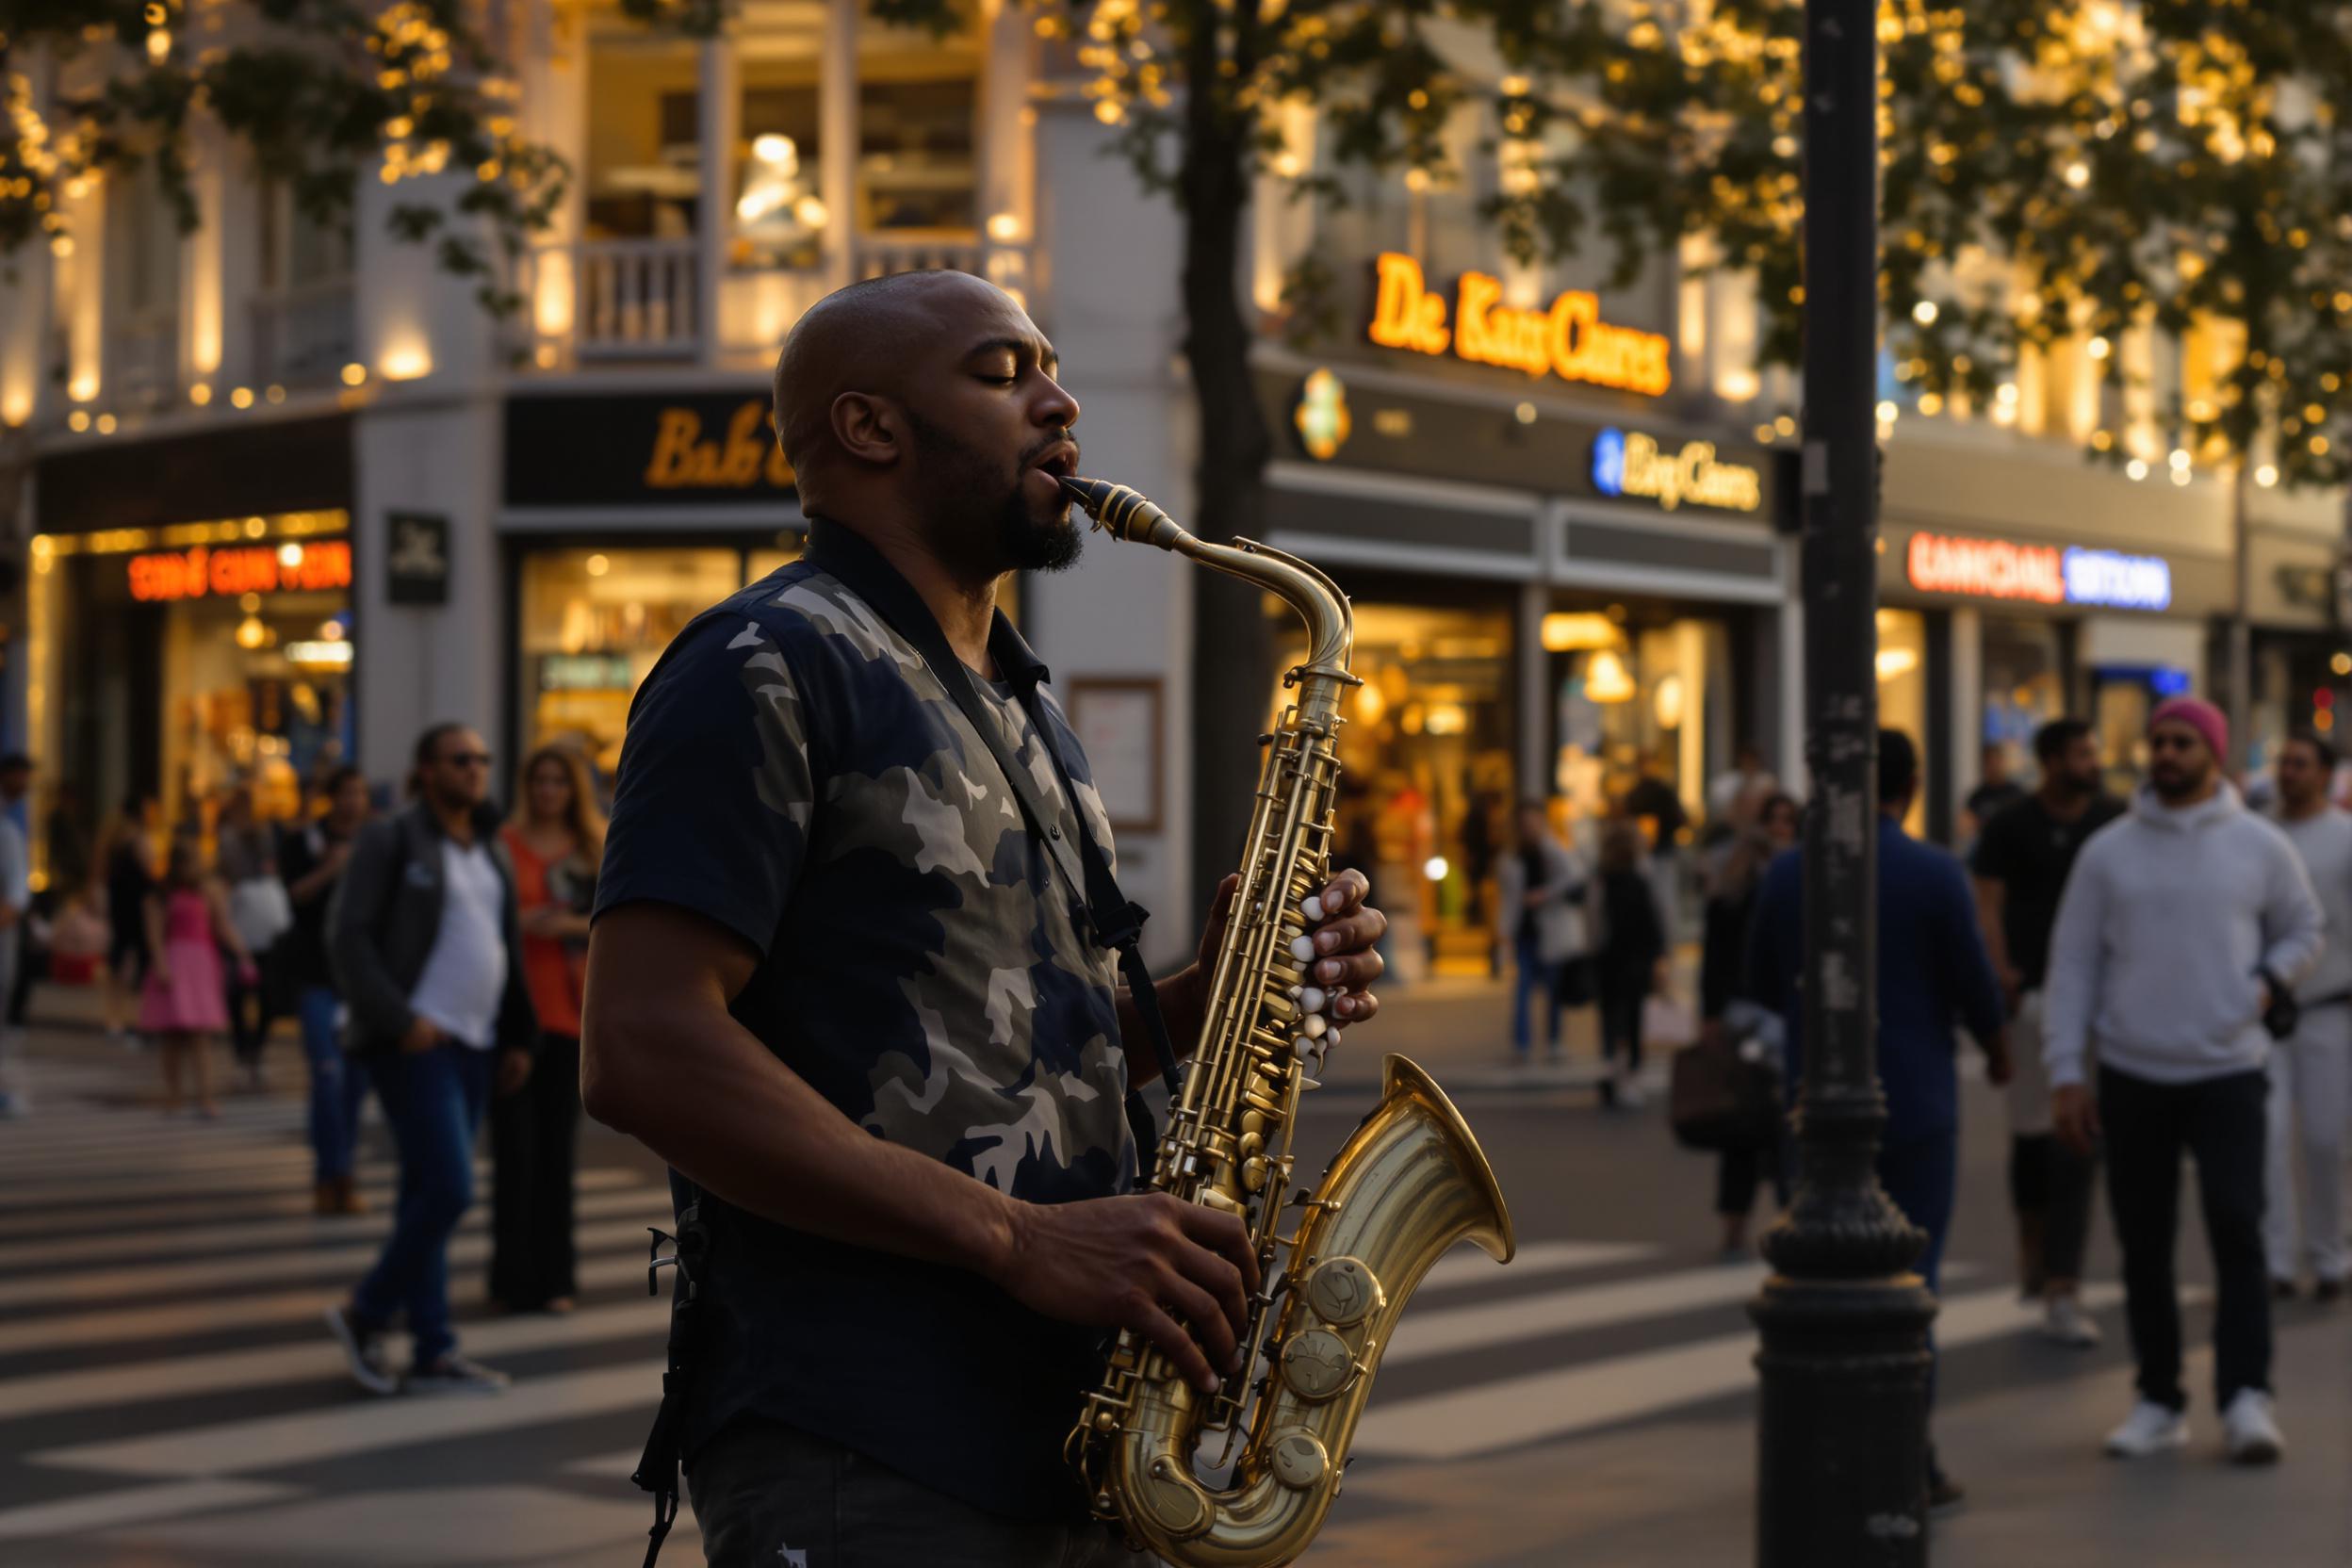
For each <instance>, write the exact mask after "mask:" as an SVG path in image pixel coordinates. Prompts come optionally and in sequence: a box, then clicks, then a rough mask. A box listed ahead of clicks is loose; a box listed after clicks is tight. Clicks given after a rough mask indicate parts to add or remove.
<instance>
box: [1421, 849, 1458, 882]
mask: <svg viewBox="0 0 2352 1568" xmlns="http://www.w3.org/2000/svg"><path fill="white" fill-rule="evenodd" d="M1453 869H1454V868H1453V867H1452V866H1450V865H1447V864H1446V857H1444V856H1443V855H1432V856H1430V857H1429V858H1428V859H1427V860H1424V861H1423V862H1422V863H1421V874H1422V875H1424V876H1426V877H1428V878H1429V880H1430V881H1432V882H1443V881H1445V880H1446V873H1447V872H1450V871H1452V870H1453Z"/></svg>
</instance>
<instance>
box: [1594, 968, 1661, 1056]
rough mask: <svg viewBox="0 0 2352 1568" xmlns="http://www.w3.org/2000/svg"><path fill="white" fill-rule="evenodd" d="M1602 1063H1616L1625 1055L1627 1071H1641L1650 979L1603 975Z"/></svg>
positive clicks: (1605, 971)
mask: <svg viewBox="0 0 2352 1568" xmlns="http://www.w3.org/2000/svg"><path fill="white" fill-rule="evenodd" d="M1599 978H1600V993H1601V1060H1603V1061H1604V1062H1614V1061H1616V1060H1617V1059H1618V1057H1619V1055H1620V1054H1622V1055H1623V1056H1624V1057H1625V1070H1626V1071H1628V1072H1639V1071H1641V1070H1642V1003H1643V1002H1644V1001H1646V1000H1648V998H1649V994H1650V986H1649V976H1648V974H1647V972H1643V973H1642V975H1640V976H1639V977H1637V976H1634V975H1630V974H1612V973H1610V972H1609V971H1608V970H1607V969H1603V970H1602V971H1601V972H1600V977H1599Z"/></svg>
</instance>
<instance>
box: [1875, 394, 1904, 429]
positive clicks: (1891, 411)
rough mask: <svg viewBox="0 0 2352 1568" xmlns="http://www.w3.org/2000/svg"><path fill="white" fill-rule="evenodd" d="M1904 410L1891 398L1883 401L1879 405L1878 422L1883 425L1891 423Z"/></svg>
mask: <svg viewBox="0 0 2352 1568" xmlns="http://www.w3.org/2000/svg"><path fill="white" fill-rule="evenodd" d="M1902 412H1903V410H1902V409H1900V408H1898V407H1896V406H1895V404H1894V403H1893V402H1892V401H1891V400H1889V401H1887V402H1882V403H1880V404H1879V405H1878V422H1879V423H1880V424H1882V425H1891V424H1893V423H1894V422H1895V418H1896V417H1897V416H1898V415H1900V414H1901V413H1902Z"/></svg>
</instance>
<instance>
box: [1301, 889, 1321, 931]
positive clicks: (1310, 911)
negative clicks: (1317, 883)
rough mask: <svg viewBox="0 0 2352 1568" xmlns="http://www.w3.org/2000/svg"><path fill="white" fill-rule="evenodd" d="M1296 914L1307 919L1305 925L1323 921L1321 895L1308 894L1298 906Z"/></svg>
mask: <svg viewBox="0 0 2352 1568" xmlns="http://www.w3.org/2000/svg"><path fill="white" fill-rule="evenodd" d="M1299 913H1300V914H1302V915H1304V916H1306V917H1307V923H1309V924H1310V925H1312V924H1315V923H1318V922H1320V921H1321V920H1322V919H1323V899H1322V895H1320V894H1319V893H1309V894H1308V895H1307V897H1306V900H1305V902H1303V903H1301V904H1300V905H1299Z"/></svg>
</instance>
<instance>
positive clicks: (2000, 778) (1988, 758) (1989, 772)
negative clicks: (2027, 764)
mask: <svg viewBox="0 0 2352 1568" xmlns="http://www.w3.org/2000/svg"><path fill="white" fill-rule="evenodd" d="M1977 755H1978V759H1979V760H1978V762H1977V780H1976V788H1974V789H1972V790H1970V791H1969V792H1968V799H1967V800H1966V801H1964V802H1962V804H1961V810H1962V811H1963V812H1964V813H1966V816H1967V821H1966V822H1964V823H1963V824H1962V825H1961V840H1962V841H1963V842H1965V843H1974V842H1975V841H1976V839H1977V837H1978V836H1979V835H1980V834H1982V833H1983V832H1984V831H1985V824H1986V823H1988V822H1991V821H1992V820H1993V819H1994V818H1995V817H1997V816H1999V815H2000V814H2001V812H2003V811H2005V810H2007V809H2009V808H2010V807H2012V806H2015V805H2016V804H2017V802H2018V801H2021V800H2023V799H2024V798H2025V786H2024V785H2022V784H2020V783H2018V782H2017V780H2016V779H2014V778H2012V777H2010V776H2009V748H2008V747H2007V746H2006V745H2004V744H2002V743H2001V742H1999V741H1987V742H1985V748H1984V750H1983V751H1981V752H1979V753H1978V754H1977Z"/></svg>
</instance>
